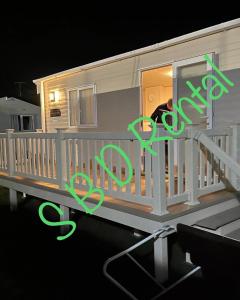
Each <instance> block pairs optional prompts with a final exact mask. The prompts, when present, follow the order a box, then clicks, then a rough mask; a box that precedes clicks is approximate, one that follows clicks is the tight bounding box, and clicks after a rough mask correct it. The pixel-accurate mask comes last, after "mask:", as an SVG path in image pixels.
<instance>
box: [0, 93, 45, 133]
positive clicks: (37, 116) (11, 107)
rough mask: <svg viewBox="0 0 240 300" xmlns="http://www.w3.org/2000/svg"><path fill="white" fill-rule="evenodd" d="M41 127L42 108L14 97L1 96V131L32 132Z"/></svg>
mask: <svg viewBox="0 0 240 300" xmlns="http://www.w3.org/2000/svg"><path fill="white" fill-rule="evenodd" d="M40 127H41V109H40V107H38V106H36V105H33V104H31V103H28V102H25V101H22V100H20V99H16V98H14V97H9V98H8V97H3V98H0V132H4V131H5V130H6V129H14V131H16V132H19V131H23V132H27V131H28V132H30V131H35V129H37V128H40Z"/></svg>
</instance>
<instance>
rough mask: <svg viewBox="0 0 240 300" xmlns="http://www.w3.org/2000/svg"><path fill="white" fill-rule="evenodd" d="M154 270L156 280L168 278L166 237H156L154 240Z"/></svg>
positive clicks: (163, 280) (161, 280)
mask: <svg viewBox="0 0 240 300" xmlns="http://www.w3.org/2000/svg"><path fill="white" fill-rule="evenodd" d="M154 270H155V277H156V279H157V281H158V282H160V283H164V282H165V281H167V280H168V239H167V237H157V238H156V240H155V241H154Z"/></svg>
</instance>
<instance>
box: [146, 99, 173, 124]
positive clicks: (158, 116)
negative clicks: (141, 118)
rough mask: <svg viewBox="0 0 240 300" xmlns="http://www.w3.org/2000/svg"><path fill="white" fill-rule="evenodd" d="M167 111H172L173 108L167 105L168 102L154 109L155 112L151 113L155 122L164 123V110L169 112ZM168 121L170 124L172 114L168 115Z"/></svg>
mask: <svg viewBox="0 0 240 300" xmlns="http://www.w3.org/2000/svg"><path fill="white" fill-rule="evenodd" d="M167 111H171V110H170V109H169V108H168V107H167V103H164V104H161V105H159V106H158V107H157V108H156V109H155V110H154V112H153V113H152V115H151V119H152V120H153V121H154V122H156V123H160V124H162V115H163V113H164V112H167ZM166 122H167V123H168V124H170V123H171V116H167V118H166Z"/></svg>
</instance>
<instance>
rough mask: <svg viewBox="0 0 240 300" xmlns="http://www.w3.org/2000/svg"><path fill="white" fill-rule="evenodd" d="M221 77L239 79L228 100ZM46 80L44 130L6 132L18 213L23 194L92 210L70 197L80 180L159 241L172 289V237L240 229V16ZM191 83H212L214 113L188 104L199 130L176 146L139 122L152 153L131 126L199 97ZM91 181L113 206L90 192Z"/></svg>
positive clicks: (4, 169) (176, 140) (0, 162)
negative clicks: (161, 108)
mask: <svg viewBox="0 0 240 300" xmlns="http://www.w3.org/2000/svg"><path fill="white" fill-rule="evenodd" d="M206 55H207V56H206ZM206 57H208V58H209V60H210V61H211V62H212V65H211V64H209V62H207V61H206ZM213 66H215V67H213ZM216 70H219V72H220V73H221V74H225V76H227V78H229V80H230V81H231V82H234V83H235V85H234V86H231V89H230V88H229V89H228V90H227V91H226V88H225V92H224V93H222V97H221V99H219V100H218V101H215V100H214V99H216V95H215V94H213V87H215V83H214V81H213V78H214V76H215V75H216V76H217V75H218V76H219V72H218V74H215V73H217V71H216ZM206 74H207V75H206ZM206 76H208V78H211V80H207V81H206V82H205V83H204V84H205V87H204V85H202V78H207V77H206ZM216 76H215V77H216ZM34 82H35V84H36V85H37V90H38V92H39V93H40V96H41V121H42V132H34V133H13V132H11V131H8V132H7V133H4V134H0V185H2V186H5V187H7V188H9V190H10V204H11V207H12V208H13V209H14V208H16V205H17V197H16V191H19V192H23V193H27V194H29V195H32V196H34V197H38V198H41V199H44V200H47V201H51V202H54V203H56V204H58V205H60V208H61V209H62V212H64V213H63V215H62V216H61V217H60V218H61V220H68V219H69V215H70V214H69V211H70V209H76V210H80V211H83V212H86V206H83V205H80V204H79V201H76V198H74V197H73V194H71V193H70V192H69V190H66V186H68V185H69V184H70V183H72V185H74V187H75V196H76V195H78V197H82V196H83V197H84V196H85V198H86V199H85V200H84V203H85V204H86V205H87V206H88V209H90V210H91V211H93V210H94V215H96V216H99V217H101V218H103V219H107V220H111V221H113V222H116V223H119V224H124V225H127V226H129V227H132V228H135V229H138V230H141V231H144V232H146V233H149V234H151V236H150V237H152V238H154V243H153V244H154V261H155V273H156V278H157V280H158V281H161V282H162V281H165V280H166V279H167V278H168V250H167V247H168V242H167V236H168V235H169V234H171V233H172V232H173V231H174V230H175V228H176V225H177V224H178V223H183V224H186V225H190V226H198V227H205V228H206V227H207V228H208V230H210V231H213V232H215V233H216V232H217V233H218V234H225V235H226V234H228V233H230V232H231V231H236V230H240V229H239V228H240V215H238V212H239V211H240V210H239V207H240V206H239V195H236V194H235V192H236V191H239V190H240V179H239V178H240V156H239V153H240V125H239V124H238V123H239V112H240V101H239V97H240V96H239V95H240V88H239V87H240V85H239V82H240V19H236V20H233V21H230V22H226V23H223V24H220V25H216V26H213V27H210V28H207V29H203V30H200V31H197V32H194V33H191V34H187V35H184V36H182V37H178V38H175V39H172V40H169V41H165V42H161V43H159V44H155V45H153V46H149V47H145V48H142V49H139V50H136V51H131V52H128V53H125V54H121V55H117V56H114V57H111V58H107V59H104V60H101V61H97V62H94V63H90V64H87V65H84V66H80V67H76V68H73V69H70V70H66V71H63V72H60V73H57V74H53V75H50V76H47V77H44V78H40V79H37V80H35V81H34ZM186 82H191V83H192V85H195V86H196V87H199V88H200V87H201V86H202V88H201V90H200V92H201V93H200V92H199V93H200V95H201V97H202V98H204V99H205V100H206V102H207V103H208V105H205V106H203V105H202V102H199V103H197V104H198V105H197V107H199V108H201V110H202V113H201V114H200V113H198V112H197V110H196V109H194V106H193V105H190V104H189V103H188V102H186V103H184V106H183V109H184V111H186V114H187V115H188V117H189V118H190V119H191V120H192V124H189V127H188V128H187V129H186V130H184V131H183V132H182V133H181V134H179V135H177V136H174V137H173V140H169V141H168V143H165V141H158V142H153V140H150V142H149V139H151V136H152V133H153V130H152V129H151V127H150V126H149V123H148V122H147V120H144V122H143V123H142V124H141V123H139V127H140V128H138V129H139V130H141V132H140V135H141V138H142V140H145V141H148V145H149V147H148V148H146V147H145V148H144V149H142V148H143V147H141V146H142V144H141V145H140V142H139V138H138V137H137V136H136V135H135V134H134V133H133V132H130V131H127V128H128V125H129V123H130V122H133V121H134V120H136V119H137V118H139V117H140V116H150V115H151V113H152V112H153V110H154V109H155V108H156V107H157V106H158V105H159V104H161V103H165V102H166V101H167V100H168V99H169V98H173V102H174V104H176V103H177V101H178V100H179V99H180V98H183V97H193V95H192V92H191V91H190V89H188V88H187V85H186ZM219 86H220V85H219ZM203 87H204V88H203ZM221 91H222V90H221V89H220V92H219V91H218V90H217V89H214V92H215V93H216V94H219V93H221ZM214 97H215V98H214ZM199 99H200V98H199ZM199 99H198V98H197V99H195V100H196V102H197V101H200V100H199ZM179 114H180V112H179ZM181 117H183V116H182V115H181ZM192 125H193V126H192ZM176 129H177V128H176ZM174 130H175V129H174ZM157 133H158V134H159V135H160V136H163V135H166V130H164V129H163V128H159V129H158V130H157ZM109 144H110V146H109ZM105 146H107V148H106V147H105ZM103 148H104V149H105V150H104V153H103V152H101V154H100V151H101V150H102V149H103ZM117 148H118V149H119V148H121V149H123V150H124V153H125V154H126V156H128V157H129V158H130V160H129V161H130V163H129V161H128V160H126V159H125V158H126V156H125V157H124V156H121V155H118V154H119V153H116V149H117ZM150 150H151V151H150ZM152 153H155V155H152ZM100 156H101V157H100ZM99 157H100V158H101V159H99ZM97 158H98V159H97ZM103 160H104V163H103ZM79 173H80V174H81V175H79ZM76 174H78V175H77V176H75V175H76ZM82 174H84V176H85V177H84V176H82ZM86 176H87V177H86ZM86 178H87V179H86ZM88 180H89V181H88ZM89 182H91V183H92V185H93V186H94V187H95V188H97V190H94V191H95V192H96V191H98V192H99V190H101V191H102V193H104V201H102V202H99V201H100V199H102V198H99V196H101V195H102V194H101V193H92V194H91V193H90V194H89V186H91V184H89ZM119 182H120V183H124V184H119ZM78 200H79V199H78ZM99 203H100V204H101V205H99ZM236 208H237V210H236ZM232 211H233V212H234V213H233V214H232ZM236 211H237V216H236ZM225 213H226V214H227V215H226V216H225V217H222V214H225ZM219 214H221V217H219ZM206 218H207V220H206ZM209 218H210V219H209ZM219 220H220V221H221V220H225V221H226V220H227V223H221V222H219ZM216 223H217V226H215V227H214V226H212V224H216ZM209 224H210V225H209ZM169 226H170V227H169ZM159 230H160V231H159ZM239 239H240V238H239ZM105 271H106V269H105ZM134 299H135V298H134Z"/></svg>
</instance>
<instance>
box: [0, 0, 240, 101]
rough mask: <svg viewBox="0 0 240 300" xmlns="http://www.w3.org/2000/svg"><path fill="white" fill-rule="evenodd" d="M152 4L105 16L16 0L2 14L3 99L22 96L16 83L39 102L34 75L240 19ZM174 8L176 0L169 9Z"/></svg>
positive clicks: (26, 97) (0, 79) (0, 61)
mask: <svg viewBox="0 0 240 300" xmlns="http://www.w3.org/2000/svg"><path fill="white" fill-rule="evenodd" d="M79 4H80V2H79ZM153 4H154V3H151V5H150V6H151V12H150V13H149V12H148V11H147V10H146V11H144V9H145V7H144V6H143V5H140V3H139V5H140V6H142V7H141V9H142V11H141V12H139V11H138V12H135V13H134V14H131V13H129V14H128V15H127V14H126V12H127V11H128V9H127V7H125V13H124V12H123V13H120V12H119V13H118V14H117V15H116V14H115V15H113V14H110V13H108V14H105V15H102V14H101V13H99V12H97V10H96V11H93V9H92V8H91V7H90V8H82V9H81V4H80V6H77V5H76V6H75V7H74V6H70V5H69V7H71V9H70V10H66V11H64V10H63V11H59V10H58V7H57V6H56V7H55V8H54V9H52V10H48V9H47V7H45V10H44V11H43V12H39V11H38V9H39V7H40V6H41V5H40V3H39V2H33V3H32V7H31V9H32V11H28V10H27V11H26V10H25V11H24V10H21V5H19V7H16V6H15V4H14V3H13V4H12V5H13V6H14V7H15V10H14V11H12V10H11V11H5V13H4V14H3V15H2V16H1V18H0V42H1V44H0V66H1V69H0V97H3V96H8V97H10V96H19V86H18V84H16V82H24V84H23V85H22V97H20V98H22V99H24V100H26V101H29V102H32V103H35V104H38V105H39V97H38V96H37V95H36V89H35V85H34V84H33V83H32V80H33V79H36V78H39V77H43V76H46V75H50V74H52V73H55V72H59V71H62V70H65V69H68V68H72V67H77V66H80V65H82V64H86V63H89V62H93V61H96V60H99V59H103V58H106V57H109V56H112V55H116V54H120V53H123V52H126V51H130V50H135V49H137V48H140V47H144V46H148V45H151V44H154V43H158V42H161V41H164V40H167V39H170V38H174V37H177V36H180V35H182V34H186V33H190V32H193V31H195V30H199V29H202V28H206V27H208V26H212V25H216V24H219V23H221V22H225V21H228V20H232V19H235V18H237V17H238V15H237V14H233V13H228V14H227V13H226V12H225V14H221V13H220V12H219V11H218V10H217V11H216V14H215V16H214V15H212V11H211V10H210V11H209V10H208V11H207V10H204V9H203V7H201V8H199V9H200V10H201V11H200V12H202V13H201V16H196V14H195V13H193V11H189V14H187V15H184V16H183V15H182V14H181V12H179V13H178V12H177V10H175V14H173V13H169V12H168V13H166V14H164V13H162V11H163V9H162V10H159V8H157V6H156V7H155V6H154V5H153ZM195 4H196V3H195ZM34 5H35V6H36V7H35V8H34V7H33V6H34ZM196 5H197V4H196ZM58 6H59V4H58ZM92 6H94V4H93V5H92ZM117 6H118V4H117V3H116V10H118V8H117ZM145 6H146V7H147V3H145ZM172 6H174V2H173V3H172V4H171V5H169V8H168V9H171V10H172ZM121 8H122V9H123V8H124V6H123V5H122V7H121ZM188 8H192V9H193V6H191V7H190V6H189V7H188ZM164 11H167V10H166V8H165V9H164ZM168 11H169V10H168ZM209 13H210V14H209Z"/></svg>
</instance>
